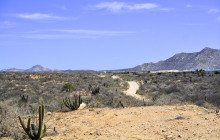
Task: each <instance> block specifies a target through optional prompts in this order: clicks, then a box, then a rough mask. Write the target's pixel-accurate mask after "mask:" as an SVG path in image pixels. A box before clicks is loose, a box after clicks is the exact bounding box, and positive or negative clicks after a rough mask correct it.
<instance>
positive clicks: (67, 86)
mask: <svg viewBox="0 0 220 140" xmlns="http://www.w3.org/2000/svg"><path fill="white" fill-rule="evenodd" d="M73 89H74V87H73V85H71V84H70V83H67V84H65V85H64V86H63V90H64V91H67V92H71V91H72V90H73Z"/></svg>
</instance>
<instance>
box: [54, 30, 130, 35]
mask: <svg viewBox="0 0 220 140" xmlns="http://www.w3.org/2000/svg"><path fill="white" fill-rule="evenodd" d="M52 31H56V32H64V33H74V34H87V35H96V36H122V35H128V34H132V33H134V32H129V31H109V30H83V29H79V30H65V29H56V30H52Z"/></svg>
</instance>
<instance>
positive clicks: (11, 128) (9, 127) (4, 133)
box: [0, 103, 24, 140]
mask: <svg viewBox="0 0 220 140" xmlns="http://www.w3.org/2000/svg"><path fill="white" fill-rule="evenodd" d="M0 137H11V138H13V139H15V140H22V139H24V137H23V134H22V133H20V131H19V129H18V126H17V118H16V114H15V110H13V108H11V107H9V106H7V105H4V104H2V103H0Z"/></svg>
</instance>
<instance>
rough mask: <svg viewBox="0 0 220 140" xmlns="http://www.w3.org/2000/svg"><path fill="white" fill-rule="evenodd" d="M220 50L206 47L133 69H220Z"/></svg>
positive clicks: (132, 69) (133, 69)
mask: <svg viewBox="0 0 220 140" xmlns="http://www.w3.org/2000/svg"><path fill="white" fill-rule="evenodd" d="M219 58H220V50H218V49H211V48H207V47H206V48H204V49H203V50H202V51H200V52H195V53H179V54H176V55H174V56H173V57H171V58H169V59H167V60H164V61H159V62H157V63H145V64H143V65H139V66H136V67H134V68H131V69H127V70H131V71H157V70H196V69H205V70H218V69H220V59H219Z"/></svg>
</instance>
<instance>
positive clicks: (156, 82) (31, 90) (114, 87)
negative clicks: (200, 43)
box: [1, 71, 220, 140]
mask: <svg viewBox="0 0 220 140" xmlns="http://www.w3.org/2000/svg"><path fill="white" fill-rule="evenodd" d="M66 83H71V84H70V85H72V88H70V90H66V89H65V88H64V87H65V85H66ZM39 85H40V86H39ZM1 87H3V88H2V89H1V90H4V91H5V92H6V93H5V94H2V96H1V124H2V126H1V132H2V133H1V135H2V136H4V138H3V139H13V137H14V138H16V139H19V138H20V139H22V138H25V137H26V135H25V134H24V133H23V132H22V128H21V126H20V124H19V121H18V119H17V116H18V115H22V116H23V117H22V118H23V119H24V122H25V123H27V118H28V117H25V116H29V117H32V115H31V114H33V113H32V112H33V111H34V110H35V111H37V108H38V106H39V104H44V106H45V121H44V122H45V123H46V124H47V134H46V136H45V137H44V138H43V139H48V140H59V139H63V140H65V139H67V140H71V139H218V138H219V136H220V135H219V134H220V125H219V124H220V114H219V112H218V111H219V105H220V102H219V91H220V75H219V74H218V72H216V73H213V72H212V73H210V72H204V73H203V72H199V71H198V72H165V73H163V72H162V73H161V72H152V73H151V72H142V73H137V72H120V71H119V72H107V73H106V72H83V73H81V72H66V73H64V72H56V73H12V72H10V73H8V72H2V73H1ZM207 93H209V94H207ZM75 94H77V95H81V98H82V104H80V106H79V108H78V110H75V111H74V110H73V111H71V110H70V109H68V108H67V107H65V104H64V102H63V99H64V97H70V99H72V98H75V96H73V95H75ZM73 101H74V100H73ZM36 102H38V103H37V104H36ZM15 132H16V133H15ZM5 136H8V137H7V138H5Z"/></svg>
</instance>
